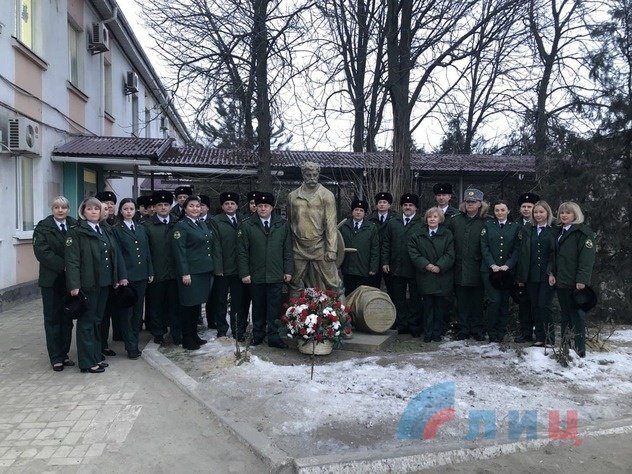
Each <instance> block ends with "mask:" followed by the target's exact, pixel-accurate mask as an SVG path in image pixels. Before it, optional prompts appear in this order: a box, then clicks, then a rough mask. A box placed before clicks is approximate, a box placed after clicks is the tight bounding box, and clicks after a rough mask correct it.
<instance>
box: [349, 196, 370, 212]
mask: <svg viewBox="0 0 632 474" xmlns="http://www.w3.org/2000/svg"><path fill="white" fill-rule="evenodd" d="M358 207H360V208H362V209H364V212H367V211H368V210H369V203H368V202H366V201H365V200H363V199H354V200H353V201H351V210H353V209H357V208H358Z"/></svg>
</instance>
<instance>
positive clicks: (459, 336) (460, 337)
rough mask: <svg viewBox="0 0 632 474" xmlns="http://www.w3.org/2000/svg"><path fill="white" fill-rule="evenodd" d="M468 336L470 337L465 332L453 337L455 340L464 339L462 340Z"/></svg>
mask: <svg viewBox="0 0 632 474" xmlns="http://www.w3.org/2000/svg"><path fill="white" fill-rule="evenodd" d="M469 338H470V336H468V335H467V334H463V333H461V334H457V335H456V337H455V338H454V339H455V340H457V341H464V340H466V339H469Z"/></svg>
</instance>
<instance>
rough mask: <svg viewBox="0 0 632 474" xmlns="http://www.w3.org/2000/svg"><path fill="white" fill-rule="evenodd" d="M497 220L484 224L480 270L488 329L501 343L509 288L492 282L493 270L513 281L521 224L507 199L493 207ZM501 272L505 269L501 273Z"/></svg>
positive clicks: (493, 337)
mask: <svg viewBox="0 0 632 474" xmlns="http://www.w3.org/2000/svg"><path fill="white" fill-rule="evenodd" d="M492 210H493V212H494V219H490V220H489V221H487V222H486V223H485V227H484V228H483V230H481V254H482V256H483V261H482V262H481V273H482V278H483V283H484V285H485V294H486V297H487V301H488V304H487V332H488V334H489V342H501V341H502V340H503V339H504V337H505V332H506V331H507V320H508V318H509V296H510V294H511V290H510V287H509V288H507V287H496V286H494V285H493V284H492V282H491V281H490V276H491V274H492V273H498V275H495V276H496V277H500V279H504V280H505V281H510V280H511V279H512V278H513V272H514V270H515V266H516V264H517V263H518V247H517V245H516V242H517V241H518V231H519V230H520V228H521V227H522V223H517V222H513V221H511V220H509V219H508V217H509V205H508V204H507V202H506V201H496V202H495V203H494V205H493V206H492ZM500 272H505V273H503V274H500Z"/></svg>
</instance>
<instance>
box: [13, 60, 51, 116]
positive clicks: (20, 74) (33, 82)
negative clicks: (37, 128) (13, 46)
mask: <svg viewBox="0 0 632 474" xmlns="http://www.w3.org/2000/svg"><path fill="white" fill-rule="evenodd" d="M43 73H44V71H42V68H41V67H40V66H38V65H36V64H35V63H34V62H33V61H32V60H31V59H29V58H28V57H27V56H25V55H24V53H22V52H21V51H20V52H18V51H17V50H16V54H15V83H16V84H20V87H21V88H22V89H26V90H27V91H28V92H30V93H31V94H33V95H34V96H35V97H37V98H40V99H41V98H42V75H43ZM15 108H16V109H18V110H19V111H20V112H22V113H23V114H25V115H28V116H30V117H32V118H34V119H35V120H42V103H41V102H40V101H39V100H38V99H36V98H33V97H28V96H26V95H24V94H21V93H20V92H17V91H16V92H15Z"/></svg>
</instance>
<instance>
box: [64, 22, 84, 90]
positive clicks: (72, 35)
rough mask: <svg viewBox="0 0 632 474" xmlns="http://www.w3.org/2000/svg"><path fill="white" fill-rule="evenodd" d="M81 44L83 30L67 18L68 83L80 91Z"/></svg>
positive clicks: (82, 48)
mask: <svg viewBox="0 0 632 474" xmlns="http://www.w3.org/2000/svg"><path fill="white" fill-rule="evenodd" d="M83 42H84V34H83V30H82V29H81V27H80V26H79V25H77V24H76V23H75V21H74V20H72V18H70V17H68V82H70V83H71V84H72V85H73V86H75V87H76V88H77V89H82V86H83V56H84V55H83V51H84V50H85V47H84V44H83ZM73 49H74V51H73ZM73 52H74V54H75V55H76V62H75V66H74V68H75V69H76V70H73V60H72V55H73Z"/></svg>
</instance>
